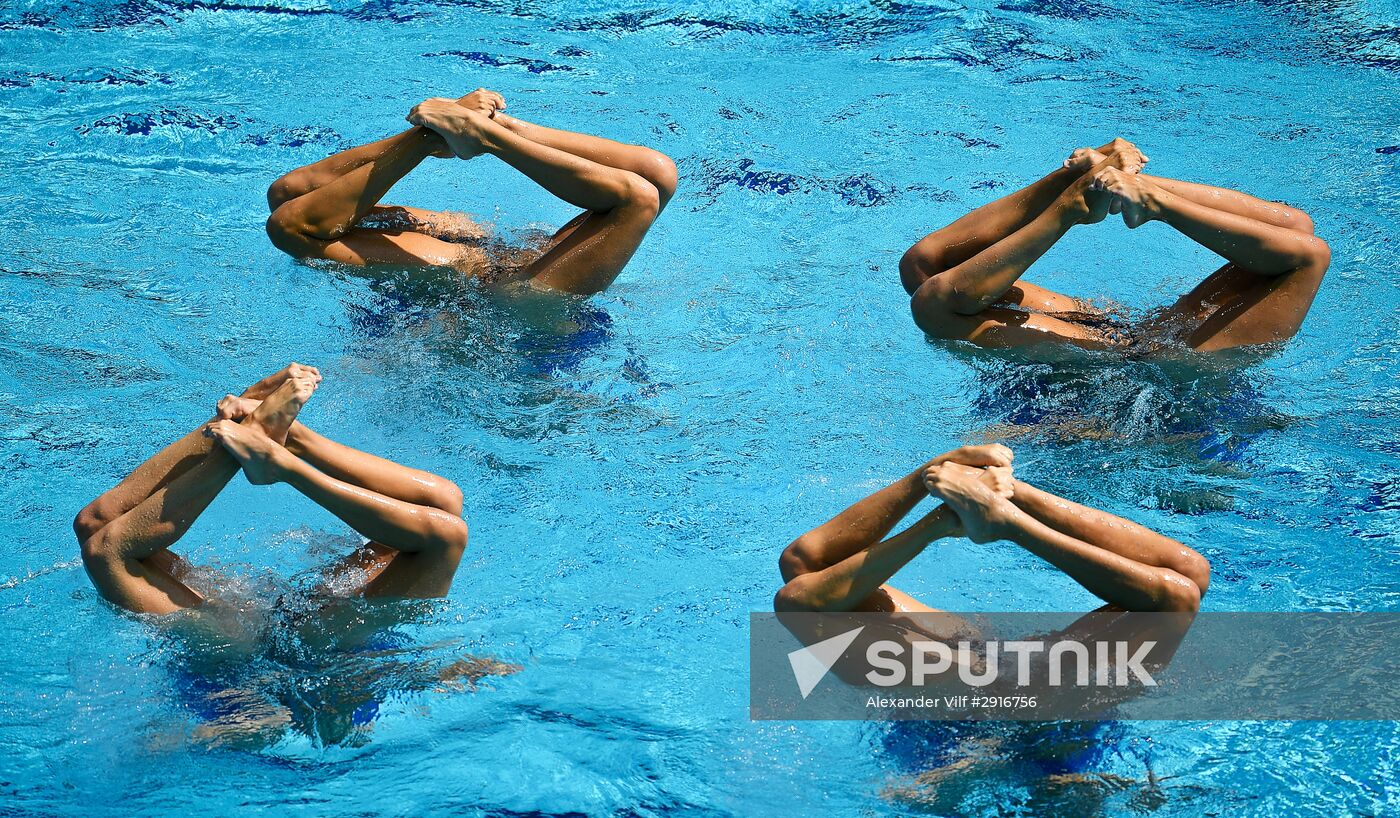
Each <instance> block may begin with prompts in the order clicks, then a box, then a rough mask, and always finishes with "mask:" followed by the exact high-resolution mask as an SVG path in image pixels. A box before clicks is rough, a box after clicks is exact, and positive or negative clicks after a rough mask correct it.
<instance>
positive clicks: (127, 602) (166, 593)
mask: <svg viewBox="0 0 1400 818" xmlns="http://www.w3.org/2000/svg"><path fill="white" fill-rule="evenodd" d="M160 553H161V554H164V553H165V552H160ZM174 564H175V561H174V558H173V555H172V556H169V557H165V556H160V555H157V558H153V559H146V560H134V559H123V558H122V557H119V556H116V555H100V556H97V557H93V558H90V559H84V560H83V567H84V568H85V569H87V573H88V576H89V577H91V579H92V584H93V585H94V586H95V587H96V588H97V590H98V592H99V593H101V594H102V597H103V598H104V599H106V600H107V601H109V602H112V603H113V604H116V605H119V606H121V607H122V608H125V609H127V610H128V611H133V612H135V613H149V614H168V613H174V612H176V611H180V610H184V609H185V608H192V607H194V606H195V605H198V604H200V603H201V602H203V601H204V597H202V596H200V595H199V594H198V593H196V592H195V591H194V589H192V588H190V587H189V586H188V585H186V584H185V583H183V582H181V581H180V580H179V579H177V578H176V577H175V575H174V574H172V573H170V572H169V571H168V570H166V568H167V567H170V566H173V565H174Z"/></svg>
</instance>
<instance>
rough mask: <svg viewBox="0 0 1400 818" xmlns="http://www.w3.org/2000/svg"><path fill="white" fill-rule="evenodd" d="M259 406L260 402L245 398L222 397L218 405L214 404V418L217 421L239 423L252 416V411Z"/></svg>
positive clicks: (237, 396) (234, 396) (235, 396)
mask: <svg viewBox="0 0 1400 818" xmlns="http://www.w3.org/2000/svg"><path fill="white" fill-rule="evenodd" d="M261 404H262V401H261V400H254V399H252V398H245V397H242V396H239V395H224V396H223V397H222V398H220V399H219V402H218V403H216V404H214V417H216V418H218V419H219V420H232V421H235V422H240V421H242V420H243V419H244V418H246V417H248V416H249V415H251V414H253V410H255V409H257V408H258V406H260V405H261Z"/></svg>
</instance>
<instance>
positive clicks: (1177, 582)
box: [1157, 571, 1202, 613]
mask: <svg viewBox="0 0 1400 818" xmlns="http://www.w3.org/2000/svg"><path fill="white" fill-rule="evenodd" d="M1201 593H1202V589H1201V587H1200V586H1199V585H1197V584H1196V583H1195V582H1192V581H1191V580H1190V579H1189V578H1187V577H1186V576H1184V575H1182V574H1178V573H1176V572H1175V571H1170V572H1167V575H1166V576H1165V577H1164V578H1163V583H1162V594H1161V599H1159V600H1158V602H1157V610H1158V611H1161V612H1164V613H1195V612H1197V611H1199V610H1200V609H1201Z"/></svg>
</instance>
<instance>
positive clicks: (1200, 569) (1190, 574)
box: [1176, 546, 1210, 601]
mask: <svg viewBox="0 0 1400 818" xmlns="http://www.w3.org/2000/svg"><path fill="white" fill-rule="evenodd" d="M1182 548H1183V549H1184V550H1185V551H1186V554H1185V556H1184V557H1183V559H1182V562H1181V564H1180V565H1178V566H1177V567H1176V571H1177V573H1179V574H1181V575H1182V576H1184V577H1186V578H1187V579H1189V580H1191V583H1192V584H1193V585H1195V586H1196V590H1197V591H1198V592H1199V593H1198V601H1199V597H1203V596H1205V595H1206V591H1208V590H1210V560H1208V559H1206V558H1205V557H1203V556H1201V555H1200V553H1199V552H1197V551H1195V550H1193V549H1190V548H1186V546H1182Z"/></svg>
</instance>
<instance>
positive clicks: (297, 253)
mask: <svg viewBox="0 0 1400 818" xmlns="http://www.w3.org/2000/svg"><path fill="white" fill-rule="evenodd" d="M266 229H267V238H268V240H270V241H271V242H272V246H273V247H276V248H277V249H278V250H281V251H282V252H284V253H286V254H287V255H289V256H291V257H292V258H307V257H310V256H311V255H313V253H312V252H311V242H310V241H309V236H308V233H307V229H306V225H305V224H304V223H303V222H302V220H301V219H299V218H297V217H296V214H295V213H293V212H292V209H291V208H290V207H287V206H281V207H278V208H277V209H276V210H275V211H273V213H272V215H271V216H268V217H267V224H266Z"/></svg>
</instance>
